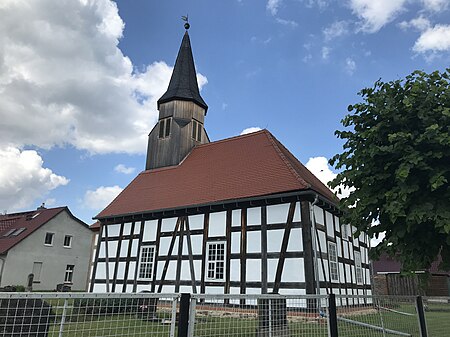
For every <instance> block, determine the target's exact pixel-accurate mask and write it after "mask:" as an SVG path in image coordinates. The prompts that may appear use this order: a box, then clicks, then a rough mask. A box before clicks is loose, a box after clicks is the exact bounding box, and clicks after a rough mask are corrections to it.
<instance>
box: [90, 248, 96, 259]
mask: <svg viewBox="0 0 450 337" xmlns="http://www.w3.org/2000/svg"><path fill="white" fill-rule="evenodd" d="M96 254H97V249H96V248H94V249H93V250H92V256H91V262H94V261H95V257H96Z"/></svg>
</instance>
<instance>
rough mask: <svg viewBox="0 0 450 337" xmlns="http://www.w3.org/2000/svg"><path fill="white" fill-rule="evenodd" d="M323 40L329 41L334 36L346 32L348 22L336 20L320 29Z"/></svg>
mask: <svg viewBox="0 0 450 337" xmlns="http://www.w3.org/2000/svg"><path fill="white" fill-rule="evenodd" d="M322 33H323V35H324V37H325V41H331V40H333V39H335V38H336V37H339V36H343V35H346V34H348V22H347V21H336V22H333V23H332V24H331V25H330V26H329V27H327V28H325V29H324V30H323V31H322Z"/></svg>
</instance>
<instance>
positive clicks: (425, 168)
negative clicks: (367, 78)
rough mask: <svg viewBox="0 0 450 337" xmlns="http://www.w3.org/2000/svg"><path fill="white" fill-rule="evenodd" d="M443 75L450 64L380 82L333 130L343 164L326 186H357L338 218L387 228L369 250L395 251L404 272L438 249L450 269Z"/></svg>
mask: <svg viewBox="0 0 450 337" xmlns="http://www.w3.org/2000/svg"><path fill="white" fill-rule="evenodd" d="M449 78H450V69H447V70H446V71H444V72H439V71H436V72H433V73H431V74H427V73H424V72H422V71H415V72H413V73H412V74H410V75H408V76H407V77H406V78H405V79H400V80H396V81H391V82H388V83H384V82H382V81H381V80H378V81H377V82H375V84H374V86H373V87H372V88H365V89H362V90H361V91H360V92H359V95H360V96H361V97H362V102H360V103H357V104H354V105H350V106H349V107H348V110H349V114H348V115H347V116H345V118H344V119H343V120H342V124H343V126H344V127H345V128H346V129H345V130H343V131H336V132H335V134H336V135H337V136H338V138H341V139H344V140H345V143H344V149H343V152H342V153H341V154H337V155H335V156H334V157H333V158H332V159H331V160H330V164H331V165H333V166H335V167H336V169H339V170H342V171H341V173H339V174H338V175H337V177H336V179H334V180H333V181H332V182H331V184H330V185H331V186H332V187H338V186H348V187H354V189H355V190H354V191H353V192H351V193H350V195H349V196H348V197H346V198H343V199H342V200H341V203H342V206H343V208H345V209H346V214H345V215H344V220H345V221H348V222H349V223H351V224H352V225H353V226H355V227H356V228H357V230H358V233H359V232H362V231H363V232H367V233H368V234H369V236H375V237H378V235H379V234H380V233H383V232H385V233H386V235H385V238H384V239H383V240H382V241H381V243H380V244H379V245H378V246H377V247H376V248H374V249H373V252H372V254H374V256H378V255H379V254H381V253H382V252H386V253H388V254H389V255H391V256H394V255H395V256H396V258H397V259H399V260H400V261H401V262H402V263H403V268H404V270H407V271H408V270H410V271H412V270H419V269H423V268H427V267H429V266H430V264H431V263H432V262H433V261H435V260H436V259H437V257H438V256H439V254H440V255H441V257H442V260H443V262H442V264H441V267H443V268H446V269H447V270H450V187H449V181H450V81H449ZM347 210H348V212H347ZM358 233H356V234H358Z"/></svg>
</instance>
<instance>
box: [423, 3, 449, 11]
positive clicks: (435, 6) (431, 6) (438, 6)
mask: <svg viewBox="0 0 450 337" xmlns="http://www.w3.org/2000/svg"><path fill="white" fill-rule="evenodd" d="M422 2H423V5H424V7H425V9H427V10H430V11H433V12H439V11H443V10H445V9H447V7H448V5H449V2H448V0H422Z"/></svg>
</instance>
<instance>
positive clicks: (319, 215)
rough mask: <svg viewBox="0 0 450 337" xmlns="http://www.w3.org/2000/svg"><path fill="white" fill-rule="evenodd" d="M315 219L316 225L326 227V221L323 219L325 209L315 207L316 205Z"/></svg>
mask: <svg viewBox="0 0 450 337" xmlns="http://www.w3.org/2000/svg"><path fill="white" fill-rule="evenodd" d="M314 218H315V219H316V223H318V224H321V225H325V221H324V219H323V209H322V208H320V207H319V206H315V205H314Z"/></svg>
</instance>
